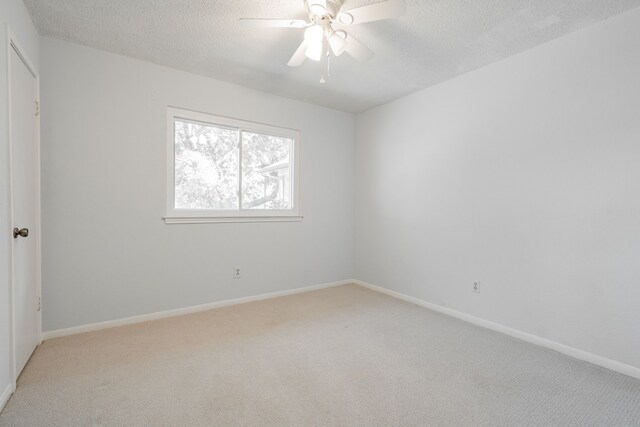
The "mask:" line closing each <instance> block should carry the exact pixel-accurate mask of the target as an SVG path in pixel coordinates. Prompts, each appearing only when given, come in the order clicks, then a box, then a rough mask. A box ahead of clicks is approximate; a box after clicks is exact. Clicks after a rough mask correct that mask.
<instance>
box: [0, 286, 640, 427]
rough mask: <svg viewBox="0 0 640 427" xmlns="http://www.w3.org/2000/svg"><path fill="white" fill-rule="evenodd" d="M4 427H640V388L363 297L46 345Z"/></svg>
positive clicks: (354, 289)
mask: <svg viewBox="0 0 640 427" xmlns="http://www.w3.org/2000/svg"><path fill="white" fill-rule="evenodd" d="M0 425H2V426H30V427H33V426H76V425H81V426H93V425H108V426H226V425H233V426H235V425H239V426H246V425H250V426H325V425H340V426H411V425H415V426H529V425H535V426H554V425H562V426H567V425H574V426H593V425H597V426H605V425H606V426H613V425H618V426H630V425H640V381H639V380H635V379H632V378H630V377H626V376H624V375H620V374H616V373H614V372H611V371H608V370H606V369H603V368H599V367H597V366H594V365H591V364H588V363H585V362H581V361H578V360H575V359H571V358H569V357H565V356H563V355H561V354H559V353H555V352H553V351H550V350H545V349H543V348H540V347H536V346H533V345H530V344H527V343H524V342H521V341H518V340H515V339H512V338H509V337H507V336H504V335H501V334H498V333H494V332H491V331H488V330H485V329H481V328H478V327H475V326H472V325H469V324H466V323H463V322H461V321H459V320H456V319H453V318H449V317H446V316H444V315H440V314H437V313H434V312H431V311H429V310H426V309H424V308H420V307H417V306H414V305H411V304H408V303H405V302H401V301H398V300H395V299H393V298H391V297H388V296H385V295H382V294H379V293H376V292H373V291H370V290H367V289H364V288H361V287H358V286H354V285H349V286H342V287H339V288H332V289H326V290H321V291H316V292H310V293H305V294H299V295H294V296H288V297H283V298H278V299H273V300H267V301H261V302H254V303H250V304H244V305H239V306H234V307H228V308H221V309H216V310H211V311H207V312H203V313H198V314H193V315H188V316H182V317H175V318H171V319H164V320H158V321H153V322H148V323H143V324H137V325H131V326H124V327H120V328H115V329H109V330H104V331H99V332H92V333H86V334H82V335H76V336H71V337H65V338H58V339H53V340H50V341H46V342H45V343H43V345H42V346H41V347H40V348H38V349H37V351H36V352H35V354H34V356H33V357H32V359H31V361H30V362H29V364H28V366H27V367H26V369H25V371H24V373H23V374H22V376H21V377H20V379H19V382H18V390H17V392H16V393H15V395H14V396H13V397H12V398H11V400H10V401H9V403H8V404H7V406H6V408H5V410H4V412H3V413H2V414H1V415H0Z"/></svg>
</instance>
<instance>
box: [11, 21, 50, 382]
mask: <svg viewBox="0 0 640 427" xmlns="http://www.w3.org/2000/svg"><path fill="white" fill-rule="evenodd" d="M6 48H7V111H8V117H7V129H8V137H9V219H10V221H11V226H12V227H14V226H15V222H14V213H13V206H14V203H13V202H14V194H13V193H14V188H13V169H14V165H13V164H12V163H13V157H12V155H13V151H12V146H13V134H12V130H11V114H12V111H11V107H12V103H11V64H12V62H11V61H12V59H11V56H12V55H11V49H13V50H15V52H16V53H17V54H18V56H19V57H20V59H22V62H23V63H24V64H25V65H26V67H27V69H28V70H29V71H30V72H31V74H32V75H33V77H34V79H35V84H36V100H35V101H36V102H37V103H38V104H37V105H34V108H37V110H36V111H37V113H38V114H37V116H36V129H35V133H36V150H35V152H36V159H35V160H36V165H35V166H36V170H35V174H36V176H35V179H36V224H34V225H33V227H34V228H35V230H34V231H35V233H34V234H35V236H34V237H35V240H36V242H35V245H36V260H35V261H36V295H37V298H38V299H39V303H40V310H39V311H38V316H37V317H38V319H37V325H38V331H37V333H38V345H39V344H41V343H42V238H41V235H42V233H41V230H42V226H41V223H42V218H41V203H42V202H41V200H42V193H41V188H40V187H41V183H40V74H39V73H38V70H37V68H36V67H35V66H34V63H33V61H31V59H30V58H29V56H28V54H27V53H26V50H25V49H24V48H23V47H22V44H21V43H20V41H19V40H18V38H17V37H16V35H15V33H14V32H13V31H11V28H10V27H9V26H8V25H7V46H6ZM14 255H15V254H14V245H13V243H12V245H11V251H10V252H9V257H10V260H9V270H10V274H9V311H10V316H9V323H10V347H11V348H10V357H11V380H12V387H13V391H15V390H16V380H17V379H18V374H17V369H16V330H15V324H16V322H15V310H14V305H15V304H14V284H15V271H14V258H15V256H14ZM35 303H37V302H36V301H34V304H35Z"/></svg>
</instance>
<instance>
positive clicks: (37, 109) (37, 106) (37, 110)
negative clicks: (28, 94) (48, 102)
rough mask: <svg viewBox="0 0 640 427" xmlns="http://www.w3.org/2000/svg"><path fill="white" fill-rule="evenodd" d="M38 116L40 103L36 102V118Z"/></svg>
mask: <svg viewBox="0 0 640 427" xmlns="http://www.w3.org/2000/svg"><path fill="white" fill-rule="evenodd" d="M39 115H40V102H38V100H36V116H39Z"/></svg>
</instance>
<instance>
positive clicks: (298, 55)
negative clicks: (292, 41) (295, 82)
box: [287, 41, 307, 67]
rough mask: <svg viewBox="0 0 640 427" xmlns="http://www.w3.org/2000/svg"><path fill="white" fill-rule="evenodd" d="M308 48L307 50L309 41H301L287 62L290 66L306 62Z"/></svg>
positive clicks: (297, 65)
mask: <svg viewBox="0 0 640 427" xmlns="http://www.w3.org/2000/svg"><path fill="white" fill-rule="evenodd" d="M306 50H307V42H306V41H303V42H302V43H300V46H299V47H298V49H297V50H296V51H295V53H294V54H293V56H292V57H291V59H290V60H289V62H287V65H288V66H289V67H299V66H301V65H302V64H303V63H304V60H305V59H306V56H305V54H304V53H305V52H306Z"/></svg>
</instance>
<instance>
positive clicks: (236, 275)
mask: <svg viewBox="0 0 640 427" xmlns="http://www.w3.org/2000/svg"><path fill="white" fill-rule="evenodd" d="M241 277H242V276H241V275H240V268H238V267H236V268H234V269H233V278H234V279H239V278H241Z"/></svg>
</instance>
